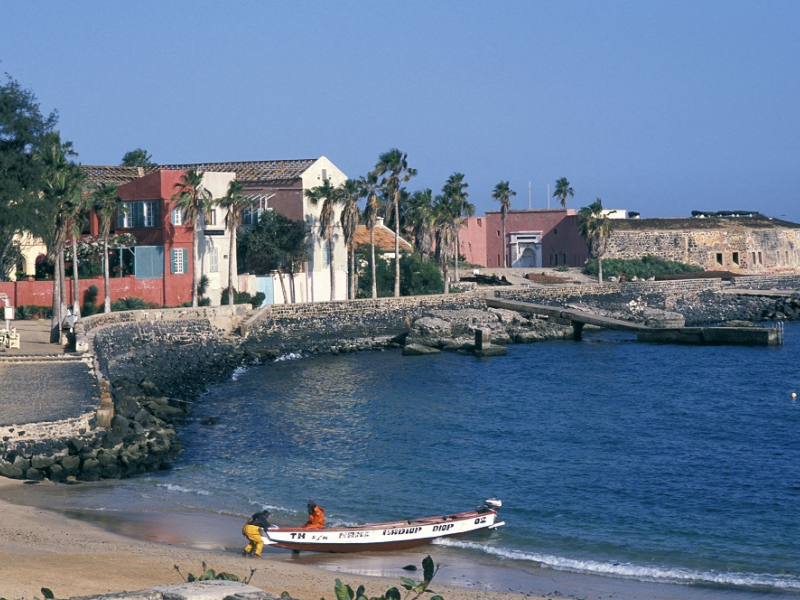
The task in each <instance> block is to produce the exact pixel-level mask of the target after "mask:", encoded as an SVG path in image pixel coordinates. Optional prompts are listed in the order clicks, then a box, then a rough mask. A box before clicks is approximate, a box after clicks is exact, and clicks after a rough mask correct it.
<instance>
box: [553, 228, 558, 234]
mask: <svg viewBox="0 0 800 600" xmlns="http://www.w3.org/2000/svg"><path fill="white" fill-rule="evenodd" d="M553 235H558V229H556V228H555V227H554V228H553Z"/></svg>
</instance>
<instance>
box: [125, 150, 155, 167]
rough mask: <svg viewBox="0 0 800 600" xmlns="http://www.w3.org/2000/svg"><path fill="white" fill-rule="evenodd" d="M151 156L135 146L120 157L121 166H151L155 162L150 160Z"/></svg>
mask: <svg viewBox="0 0 800 600" xmlns="http://www.w3.org/2000/svg"><path fill="white" fill-rule="evenodd" d="M152 158H153V157H152V156H150V155H149V154H148V153H147V150H144V149H142V148H137V149H136V150H131V151H130V152H126V153H125V156H123V157H122V163H121V165H122V166H123V167H153V166H155V163H154V162H153V161H152V160H151V159H152Z"/></svg>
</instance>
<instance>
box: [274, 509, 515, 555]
mask: <svg viewBox="0 0 800 600" xmlns="http://www.w3.org/2000/svg"><path fill="white" fill-rule="evenodd" d="M503 524H504V523H503V522H502V521H500V520H499V519H498V516H497V511H495V510H486V509H484V510H478V511H469V512H464V513H457V514H453V515H444V516H439V517H426V518H422V519H410V520H406V521H394V522H391V523H378V524H374V525H362V526H356V527H331V528H327V529H303V528H277V529H270V530H268V531H267V532H265V536H264V542H265V544H267V545H272V546H277V547H279V548H286V549H289V550H297V551H308V552H368V551H381V550H404V549H406V548H414V547H417V546H422V545H425V544H428V543H430V542H432V541H434V540H437V539H441V538H447V537H463V536H465V535H470V534H472V533H475V532H478V531H483V530H486V529H495V528H497V527H500V526H501V525H503Z"/></svg>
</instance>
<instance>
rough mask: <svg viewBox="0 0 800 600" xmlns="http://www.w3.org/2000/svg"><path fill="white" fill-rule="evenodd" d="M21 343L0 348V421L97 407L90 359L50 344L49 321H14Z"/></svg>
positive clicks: (6, 422)
mask: <svg viewBox="0 0 800 600" xmlns="http://www.w3.org/2000/svg"><path fill="white" fill-rule="evenodd" d="M12 326H13V327H16V328H17V331H18V332H19V334H20V347H19V349H17V348H2V349H0V425H13V424H18V425H21V424H23V423H36V422H42V421H48V422H49V421H58V420H61V419H66V418H69V417H77V416H78V415H81V414H83V413H86V412H88V411H90V410H92V409H93V408H95V407H96V405H97V402H96V400H95V399H94V395H95V388H96V380H95V377H94V373H93V371H92V369H91V365H90V363H89V362H84V361H83V360H81V357H80V356H76V355H71V354H65V353H64V349H63V347H62V346H60V345H59V344H51V343H50V321H14V322H13V323H12Z"/></svg>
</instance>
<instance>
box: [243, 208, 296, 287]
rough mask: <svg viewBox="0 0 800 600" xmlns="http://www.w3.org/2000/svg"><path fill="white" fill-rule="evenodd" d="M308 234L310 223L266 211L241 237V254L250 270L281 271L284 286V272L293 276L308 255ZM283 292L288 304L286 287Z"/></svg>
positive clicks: (258, 271) (259, 271)
mask: <svg viewBox="0 0 800 600" xmlns="http://www.w3.org/2000/svg"><path fill="white" fill-rule="evenodd" d="M307 237H308V236H307V233H306V226H305V224H304V223H303V222H302V221H292V220H291V219H289V218H287V217H284V216H283V215H281V214H279V213H277V212H275V211H274V210H270V211H266V212H265V213H264V214H262V215H261V218H260V219H259V220H258V224H256V226H255V227H253V228H252V229H250V231H248V232H246V233H244V234H243V235H242V236H241V237H240V238H239V243H238V249H239V255H240V256H242V257H243V258H244V261H245V263H246V265H247V269H248V270H249V271H251V272H253V273H256V274H267V273H272V272H274V271H278V274H279V277H280V279H281V288H282V289H283V274H284V273H288V274H290V275H292V274H293V273H294V270H295V266H296V265H298V264H302V263H303V262H305V260H306V258H307V254H308V248H307V246H306V239H307ZM291 281H293V278H292V279H290V282H291ZM283 294H284V302H286V303H288V299H287V298H286V291H285V289H284V292H283ZM292 302H294V294H292Z"/></svg>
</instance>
